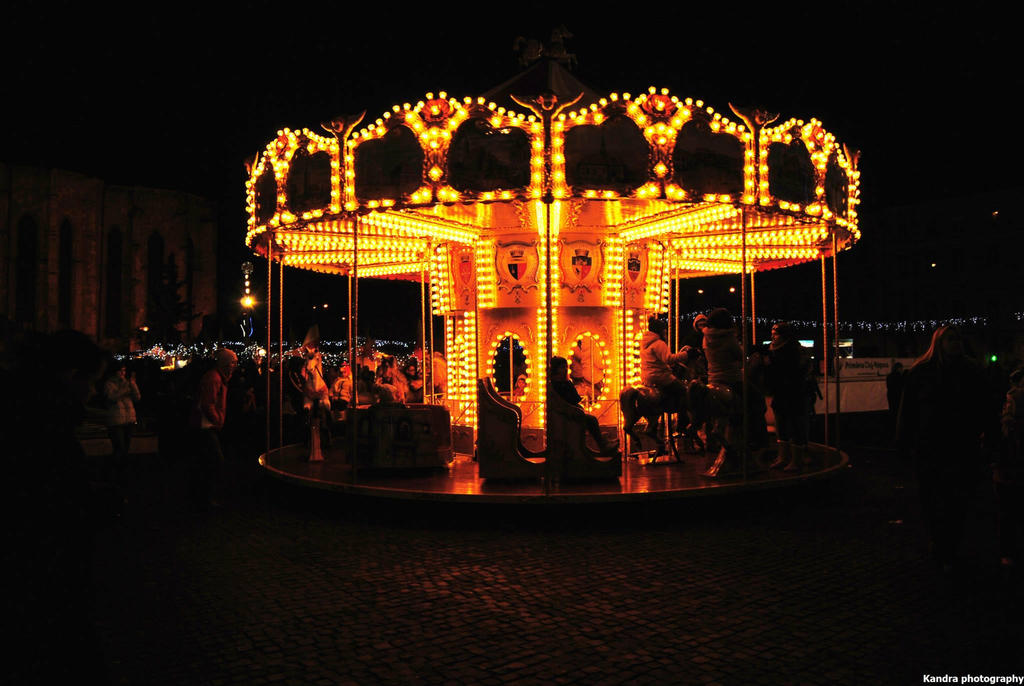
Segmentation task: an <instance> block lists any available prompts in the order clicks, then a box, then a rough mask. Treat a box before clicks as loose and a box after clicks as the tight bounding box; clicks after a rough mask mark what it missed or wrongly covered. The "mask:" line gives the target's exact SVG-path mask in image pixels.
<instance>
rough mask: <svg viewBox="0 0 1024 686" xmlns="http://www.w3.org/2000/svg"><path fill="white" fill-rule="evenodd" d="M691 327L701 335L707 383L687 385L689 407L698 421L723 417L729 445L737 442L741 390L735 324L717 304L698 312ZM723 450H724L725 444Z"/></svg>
mask: <svg viewBox="0 0 1024 686" xmlns="http://www.w3.org/2000/svg"><path fill="white" fill-rule="evenodd" d="M693 328H694V329H696V330H697V331H699V332H702V333H703V336H704V340H703V345H704V358H705V359H706V360H707V365H708V383H707V385H706V386H704V385H702V384H695V385H693V386H691V387H690V409H691V410H693V411H694V414H695V415H697V422H696V423H697V424H698V425H699V424H700V423H702V422H703V421H704V420H707V419H710V418H712V417H715V416H717V417H724V418H725V420H726V431H725V432H726V443H728V444H730V445H732V444H734V443H736V441H735V439H736V438H737V437H736V435H735V434H736V430H737V428H738V427H737V424H738V422H737V418H738V416H739V414H740V412H741V408H742V404H741V402H740V400H741V397H740V396H741V393H742V390H743V349H742V348H741V347H740V342H739V339H738V338H737V337H736V325H735V324H734V323H733V318H732V314H730V313H729V310H727V309H725V308H724V307H719V308H716V309H714V310H712V311H711V312H710V314H708V315H707V316H704V315H698V316H697V318H696V319H695V320H694V322H693ZM709 431H710V428H709ZM722 450H723V451H724V450H726V448H725V446H723V447H722ZM722 457H724V454H723V455H722Z"/></svg>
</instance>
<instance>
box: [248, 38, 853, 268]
mask: <svg viewBox="0 0 1024 686" xmlns="http://www.w3.org/2000/svg"><path fill="white" fill-rule="evenodd" d="M730 110H731V111H730V112H729V113H728V114H726V113H723V112H722V111H719V110H717V109H715V108H713V107H711V106H710V105H708V104H706V103H704V102H703V101H701V100H695V99H693V98H680V97H677V96H676V95H673V94H671V93H670V92H669V91H668V90H667V89H656V88H654V87H651V88H649V89H647V90H646V91H644V92H641V93H639V94H632V93H609V94H607V95H605V96H603V97H602V96H599V95H598V94H597V93H596V92H595V91H593V90H592V89H590V88H588V87H587V86H585V85H584V84H582V83H580V82H579V81H578V80H577V79H576V78H575V77H574V76H572V74H571V73H569V72H568V71H567V70H566V69H565V68H564V67H562V66H561V64H559V62H558V61H557V60H554V59H547V58H545V59H541V60H540V61H537V62H536V63H534V64H533V66H531V67H529V68H528V69H526V70H525V71H524V72H522V73H521V74H520V75H518V76H517V77H515V78H513V79H510V80H509V81H506V82H505V83H503V84H501V85H499V86H497V87H495V88H493V89H491V90H490V91H488V92H487V93H485V94H484V95H482V96H477V97H472V96H466V97H462V98H455V97H451V96H450V95H449V94H447V93H444V92H441V93H436V94H435V93H427V94H426V97H425V98H424V99H423V100H421V101H419V102H417V103H402V104H396V105H394V106H393V107H392V108H391V109H390V110H389V111H387V112H384V113H382V114H381V116H379V117H377V118H376V119H373V120H370V119H369V118H368V117H366V116H365V115H363V114H359V115H355V116H348V117H340V118H337V119H335V120H332V121H329V122H325V123H324V124H323V128H324V129H325V131H324V132H322V133H316V132H314V131H311V130H308V129H302V130H290V129H282V130H280V131H278V133H277V136H276V137H275V138H274V139H273V140H271V141H270V142H269V143H268V144H267V146H266V148H265V149H264V150H263V151H262V152H261V153H260V154H259V155H258V156H257V157H256V158H255V160H254V161H253V162H252V164H251V165H250V177H249V179H248V181H247V183H246V199H247V203H246V204H247V210H248V214H249V220H248V231H247V235H246V243H247V244H248V245H249V246H251V247H252V248H253V249H254V250H256V251H257V252H259V253H261V254H264V255H266V254H267V252H268V249H270V250H272V257H273V259H275V260H279V261H282V262H283V263H284V264H289V265H293V266H299V267H303V268H307V269H314V270H318V271H325V272H335V273H347V272H348V271H349V269H350V267H351V265H352V264H353V261H354V257H355V248H356V244H357V243H358V264H359V273H360V275H365V276H380V277H389V278H413V279H419V278H421V274H423V270H424V265H425V264H426V263H427V261H429V259H430V258H429V255H430V250H431V248H432V246H437V245H439V244H442V243H454V244H462V245H473V244H474V243H475V242H476V241H478V240H481V239H482V238H486V237H489V236H494V235H500V234H502V233H523V232H524V231H535V230H536V229H537V228H538V227H537V222H538V219H537V217H539V216H540V215H539V214H538V213H537V211H536V210H535V209H531V208H533V206H538V207H539V206H540V205H541V204H543V203H548V204H552V203H553V204H559V205H562V206H565V207H567V208H568V210H566V211H560V212H559V217H562V218H563V219H562V221H563V224H562V225H561V226H560V230H561V231H563V232H566V231H580V232H588V233H591V234H602V235H606V236H614V237H615V239H616V240H619V241H621V242H623V243H625V244H629V243H633V242H638V241H651V240H656V241H660V242H661V243H662V244H663V245H665V246H666V248H667V250H668V253H667V254H668V257H669V259H670V260H671V263H672V265H673V266H672V270H673V274H674V275H676V276H688V275H703V274H716V273H729V272H739V271H740V270H741V269H742V268H743V266H744V265H745V266H746V267H747V269H748V270H764V269H775V268H779V267H785V266H789V265H792V264H796V263H799V262H804V261H807V260H812V259H816V258H817V257H818V256H819V255H821V254H826V253H831V251H832V250H833V245H835V248H836V249H839V250H841V249H844V248H847V247H849V246H850V245H852V244H853V243H854V242H855V241H856V240H857V239H858V238H859V236H860V231H859V229H858V223H857V205H858V203H859V187H860V173H859V171H858V170H857V154H856V153H851V152H850V151H849V150H847V149H846V148H845V146H843V145H842V144H840V143H839V142H838V141H837V140H836V138H835V136H833V134H832V133H830V132H829V131H827V130H826V129H825V128H824V125H823V124H822V123H821V122H819V121H818V120H816V119H806V120H805V119H797V118H790V119H786V120H781V119H779V118H778V117H777V115H773V114H769V113H766V112H764V111H760V110H756V109H741V108H738V107H733V106H731V105H730ZM357 234H358V236H357ZM744 248H745V249H744ZM744 255H745V259H743V257H744Z"/></svg>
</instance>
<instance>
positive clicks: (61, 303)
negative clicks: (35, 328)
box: [57, 219, 74, 329]
mask: <svg viewBox="0 0 1024 686" xmlns="http://www.w3.org/2000/svg"><path fill="white" fill-rule="evenodd" d="M71 241H72V235H71V222H70V221H68V220H67V219H65V220H64V221H63V222H62V223H61V225H60V244H59V246H58V248H57V250H58V257H57V326H58V328H61V329H70V328H71V293H72V290H71V289H72V288H73V287H74V259H73V256H74V246H73V245H72V242H71Z"/></svg>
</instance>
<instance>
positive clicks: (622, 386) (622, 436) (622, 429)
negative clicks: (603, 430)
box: [616, 246, 632, 479]
mask: <svg viewBox="0 0 1024 686" xmlns="http://www.w3.org/2000/svg"><path fill="white" fill-rule="evenodd" d="M623 248H625V246H623ZM619 284H620V285H619V287H620V292H619V314H620V315H621V319H622V331H620V332H619V333H620V334H621V336H622V345H621V346H620V347H619V354H620V356H621V357H622V377H621V378H622V381H621V382H620V383H619V397H620V398H621V397H622V393H623V391H625V390H626V384H627V383H628V380H627V379H626V369H627V365H626V361H627V359H628V358H627V357H626V355H627V345H628V344H627V343H626V280H625V279H623V278H620V279H619ZM617 414H618V419H617V420H616V421H617V422H618V425H619V426H618V428H619V432H618V433H619V445H620V446H621V447H622V461H623V469H622V471H623V473H624V474H625V475H626V478H627V479H628V478H629V470H628V469H626V467H627V466H628V465H627V464H625V463H626V462H628V458H629V453H628V451H627V446H628V447H632V446H630V445H629V437H628V436H626V425H625V418H624V417H623V416H622V406H621V405H620V406H619V411H618V413H617Z"/></svg>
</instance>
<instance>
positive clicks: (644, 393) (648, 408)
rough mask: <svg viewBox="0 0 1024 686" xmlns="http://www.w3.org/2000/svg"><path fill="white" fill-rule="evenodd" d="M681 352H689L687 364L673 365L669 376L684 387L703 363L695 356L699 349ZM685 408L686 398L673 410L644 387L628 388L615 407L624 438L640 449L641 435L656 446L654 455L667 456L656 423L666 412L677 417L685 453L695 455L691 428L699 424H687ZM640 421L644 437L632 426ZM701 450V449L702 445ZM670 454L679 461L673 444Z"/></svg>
mask: <svg viewBox="0 0 1024 686" xmlns="http://www.w3.org/2000/svg"><path fill="white" fill-rule="evenodd" d="M684 349H685V350H687V352H688V353H689V355H688V358H689V361H688V362H687V363H686V364H685V365H681V364H677V365H674V366H673V368H672V373H673V374H674V375H675V377H676V378H678V379H679V380H681V381H682V382H683V384H684V386H688V384H689V383H692V382H693V380H695V379H699V378H700V375H701V373H702V370H703V368H704V363H703V356H702V355H700V354H699V349H697V348H690V347H689V346H686V347H685V348H684ZM687 395H688V394H687ZM688 405H689V403H688V399H687V397H686V396H683V397H682V398H680V403H679V404H678V406H677V407H670V403H669V399H668V398H666V397H665V396H664V394H663V393H662V392H661V391H659V390H658V389H656V388H650V387H648V386H640V387H639V388H633V387H629V388H626V389H625V390H624V391H622V393H620V394H619V408H620V409H621V411H622V417H623V422H624V429H625V433H626V435H627V436H629V437H630V438H631V439H632V440H633V441H635V442H636V443H637V444H638V445H641V446H642V445H643V438H642V436H644V435H645V436H646V437H647V438H649V439H651V440H652V441H654V443H655V446H656V453H655V455H665V454H667V450H666V445H665V441H664V440H663V439H662V438H661V435H660V432H659V431H658V423H659V421H660V420H661V416H662V415H663V414H666V413H667V414H669V415H670V416H671V415H673V414H674V415H676V416H677V426H678V427H679V433H680V434H681V436H682V437H683V441H684V445H685V446H686V450H687V452H696V447H695V446H696V444H701V440H700V437H699V436H698V435H697V432H696V431H695V430H694V427H696V426H699V425H698V424H696V423H691V422H689V412H688V410H689V407H688ZM641 418H643V419H644V420H646V422H647V431H645V432H644V434H640V433H639V432H638V431H637V430H636V424H637V423H638V422H639V421H640V419H641ZM701 447H703V445H702V444H701ZM672 451H673V454H674V455H675V458H676V460H677V461H682V460H681V458H680V457H679V454H678V452H676V446H675V443H674V442H673V444H672Z"/></svg>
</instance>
